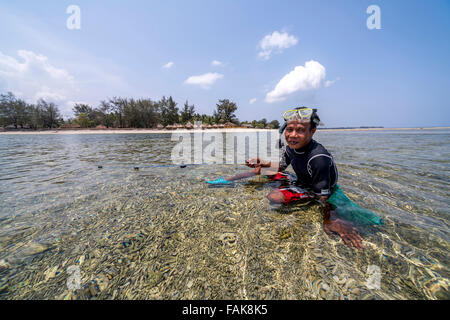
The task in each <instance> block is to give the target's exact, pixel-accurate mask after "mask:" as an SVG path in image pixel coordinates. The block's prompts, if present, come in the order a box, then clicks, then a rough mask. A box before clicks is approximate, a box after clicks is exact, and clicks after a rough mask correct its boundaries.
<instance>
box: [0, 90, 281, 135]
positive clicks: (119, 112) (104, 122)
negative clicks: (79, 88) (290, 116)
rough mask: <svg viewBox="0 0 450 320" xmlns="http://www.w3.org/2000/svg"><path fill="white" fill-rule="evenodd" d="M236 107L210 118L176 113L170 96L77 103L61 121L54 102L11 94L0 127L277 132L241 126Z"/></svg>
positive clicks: (4, 99)
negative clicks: (225, 127)
mask: <svg viewBox="0 0 450 320" xmlns="http://www.w3.org/2000/svg"><path fill="white" fill-rule="evenodd" d="M236 110H237V105H236V103H235V102H232V101H230V100H229V99H222V100H219V102H218V103H217V104H216V109H215V110H214V112H213V114H212V115H207V114H199V113H197V112H195V106H194V105H189V102H188V101H186V102H185V103H184V106H183V108H181V109H179V108H178V107H177V103H176V102H175V101H174V100H173V98H172V97H171V96H170V97H168V98H166V97H164V96H163V97H162V98H161V99H160V100H158V101H153V100H151V99H134V98H121V97H113V98H110V99H107V100H103V101H101V102H100V104H99V106H98V107H95V108H94V107H92V106H90V105H88V104H83V103H77V104H75V105H74V107H73V109H72V111H73V113H74V118H69V119H66V120H65V119H63V117H62V115H61V112H60V110H59V108H58V106H57V105H56V104H55V103H53V102H48V101H45V99H39V100H38V101H37V102H36V103H34V104H30V103H27V102H25V101H24V100H22V99H19V98H17V97H16V96H15V95H14V94H13V93H11V92H8V93H6V94H0V127H6V128H14V129H34V130H36V129H46V128H48V129H53V128H95V127H104V128H157V127H167V126H169V125H175V124H181V125H186V124H187V123H195V122H196V121H201V122H202V123H203V124H206V125H220V124H226V123H232V124H234V125H236V126H247V127H253V128H271V129H277V128H279V126H280V124H279V122H278V121H277V120H273V121H271V122H268V121H267V120H266V119H265V118H264V119H261V120H259V121H257V120H253V121H250V122H249V121H243V122H240V121H239V119H238V118H237V117H236V116H235V112H236Z"/></svg>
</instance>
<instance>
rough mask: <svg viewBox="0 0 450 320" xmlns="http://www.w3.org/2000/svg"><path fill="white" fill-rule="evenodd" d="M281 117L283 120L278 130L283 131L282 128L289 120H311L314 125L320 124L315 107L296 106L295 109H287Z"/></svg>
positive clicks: (284, 127) (306, 121)
mask: <svg viewBox="0 0 450 320" xmlns="http://www.w3.org/2000/svg"><path fill="white" fill-rule="evenodd" d="M283 119H284V120H285V122H284V124H283V125H282V126H281V128H280V130H279V132H280V134H281V133H283V131H284V129H286V126H287V124H288V122H289V121H294V120H295V121H300V122H305V123H308V122H311V124H312V123H314V126H318V125H319V124H320V118H319V116H318V115H317V109H312V108H308V107H298V108H295V109H290V110H287V111H285V112H284V113H283Z"/></svg>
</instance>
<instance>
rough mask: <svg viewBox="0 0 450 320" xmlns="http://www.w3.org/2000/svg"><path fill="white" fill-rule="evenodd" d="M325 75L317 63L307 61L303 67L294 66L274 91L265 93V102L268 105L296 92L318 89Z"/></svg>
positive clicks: (324, 71)
mask: <svg viewBox="0 0 450 320" xmlns="http://www.w3.org/2000/svg"><path fill="white" fill-rule="evenodd" d="M325 75H326V70H325V67H324V66H322V65H321V64H320V63H319V62H317V61H314V60H310V61H307V62H305V66H296V67H295V68H294V70H292V71H291V72H289V73H288V74H286V75H285V76H284V77H283V78H282V79H281V80H280V81H279V82H278V84H277V85H276V86H275V89H273V90H272V91H270V92H269V93H267V95H266V99H265V101H266V102H268V103H272V102H277V101H283V100H285V99H286V98H287V97H288V96H290V95H291V94H293V93H295V92H297V91H305V90H312V89H318V88H320V87H321V86H322V83H323V81H324V79H325Z"/></svg>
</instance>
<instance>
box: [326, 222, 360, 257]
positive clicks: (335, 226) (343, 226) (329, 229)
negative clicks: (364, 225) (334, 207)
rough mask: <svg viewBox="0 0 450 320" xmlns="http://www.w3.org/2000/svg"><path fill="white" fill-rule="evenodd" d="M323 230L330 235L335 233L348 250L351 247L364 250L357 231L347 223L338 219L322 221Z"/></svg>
mask: <svg viewBox="0 0 450 320" xmlns="http://www.w3.org/2000/svg"><path fill="white" fill-rule="evenodd" d="M323 228H324V229H325V232H326V233H328V234H330V235H331V234H332V233H333V232H336V233H337V234H338V235H339V236H340V237H341V238H342V240H344V242H345V244H346V245H347V246H349V247H350V248H351V247H352V246H353V247H355V248H357V249H360V250H361V249H362V248H364V246H363V244H362V240H363V239H362V238H361V236H360V235H359V234H358V230H356V228H355V227H353V226H352V225H351V224H350V223H348V222H347V221H344V220H341V219H338V218H335V219H332V220H327V221H324V223H323Z"/></svg>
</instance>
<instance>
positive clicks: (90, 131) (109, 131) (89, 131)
mask: <svg viewBox="0 0 450 320" xmlns="http://www.w3.org/2000/svg"><path fill="white" fill-rule="evenodd" d="M442 129H450V127H418V128H336V129H333V128H323V129H321V128H320V129H319V130H318V132H330V131H333V132H336V131H402V130H442ZM248 131H256V132H263V131H278V129H257V128H222V129H204V130H202V129H189V130H188V129H177V130H165V129H162V130H157V129H118V128H114V129H52V130H50V129H48V130H27V129H25V130H21V129H17V130H7V131H0V134H123V133H133V134H136V133H173V132H178V133H190V132H248Z"/></svg>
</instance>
